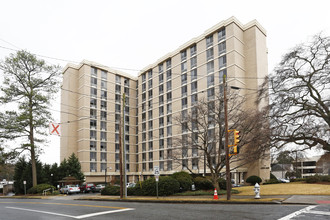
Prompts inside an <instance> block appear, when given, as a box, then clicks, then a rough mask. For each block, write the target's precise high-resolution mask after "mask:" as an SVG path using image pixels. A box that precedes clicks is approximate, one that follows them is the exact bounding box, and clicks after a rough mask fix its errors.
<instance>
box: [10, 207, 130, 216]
mask: <svg viewBox="0 0 330 220" xmlns="http://www.w3.org/2000/svg"><path fill="white" fill-rule="evenodd" d="M6 208H8V209H16V210H22V211H27V212H38V213H43V214H48V215H58V216H63V217H69V218H75V219H83V218H89V217H93V216H97V215H105V214H110V213H116V212H125V211H131V210H135V209H132V208H122V209H117V210H111V211H104V212H95V213H91V214H86V215H79V216H73V215H66V214H61V213H55V212H46V211H40V210H34V209H24V208H17V207H6Z"/></svg>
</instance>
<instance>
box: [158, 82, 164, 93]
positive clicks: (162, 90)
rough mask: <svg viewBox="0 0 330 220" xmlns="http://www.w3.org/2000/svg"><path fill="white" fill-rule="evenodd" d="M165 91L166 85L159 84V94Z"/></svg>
mask: <svg viewBox="0 0 330 220" xmlns="http://www.w3.org/2000/svg"><path fill="white" fill-rule="evenodd" d="M163 92H164V85H163V84H162V85H160V86H159V94H162V93H163Z"/></svg>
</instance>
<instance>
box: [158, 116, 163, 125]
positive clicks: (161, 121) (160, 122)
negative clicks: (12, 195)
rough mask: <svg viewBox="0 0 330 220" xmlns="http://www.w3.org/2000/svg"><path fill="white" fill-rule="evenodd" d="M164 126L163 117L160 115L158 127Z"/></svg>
mask: <svg viewBox="0 0 330 220" xmlns="http://www.w3.org/2000/svg"><path fill="white" fill-rule="evenodd" d="M163 126H164V118H163V117H161V118H159V127H163Z"/></svg>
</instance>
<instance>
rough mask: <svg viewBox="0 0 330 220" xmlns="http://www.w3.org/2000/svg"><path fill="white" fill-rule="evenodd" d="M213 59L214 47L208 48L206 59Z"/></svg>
mask: <svg viewBox="0 0 330 220" xmlns="http://www.w3.org/2000/svg"><path fill="white" fill-rule="evenodd" d="M212 59H213V47H212V48H209V49H207V51H206V60H207V61H209V60H212Z"/></svg>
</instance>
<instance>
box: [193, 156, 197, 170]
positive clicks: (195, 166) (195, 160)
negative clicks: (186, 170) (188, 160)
mask: <svg viewBox="0 0 330 220" xmlns="http://www.w3.org/2000/svg"><path fill="white" fill-rule="evenodd" d="M192 169H193V170H197V169H198V159H197V158H194V159H192Z"/></svg>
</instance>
